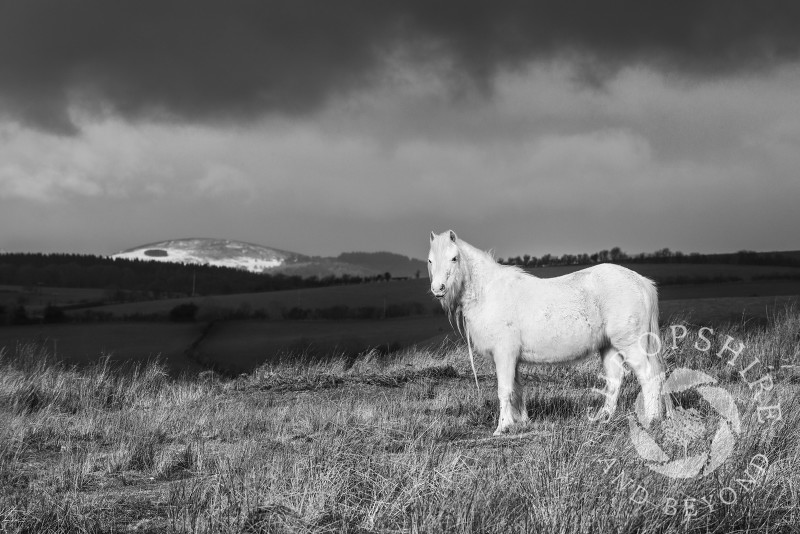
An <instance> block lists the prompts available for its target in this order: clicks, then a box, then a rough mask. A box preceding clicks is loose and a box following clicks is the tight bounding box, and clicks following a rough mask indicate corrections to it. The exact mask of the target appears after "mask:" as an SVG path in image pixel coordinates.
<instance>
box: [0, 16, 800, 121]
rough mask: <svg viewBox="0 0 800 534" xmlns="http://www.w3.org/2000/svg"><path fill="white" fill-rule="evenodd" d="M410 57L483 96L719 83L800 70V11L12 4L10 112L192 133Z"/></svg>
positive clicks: (298, 101)
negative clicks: (191, 128)
mask: <svg viewBox="0 0 800 534" xmlns="http://www.w3.org/2000/svg"><path fill="white" fill-rule="evenodd" d="M398 51H401V52H402V53H403V57H404V58H406V60H411V61H412V62H413V61H419V62H428V61H430V62H431V64H432V65H437V66H442V65H447V66H448V70H447V72H446V73H444V74H445V76H446V77H447V78H448V79H449V80H451V81H452V82H453V83H454V84H460V83H467V84H470V85H471V86H472V87H477V88H481V89H485V90H489V89H490V88H491V85H492V80H493V77H494V76H495V75H496V73H497V72H498V71H499V70H501V69H505V68H515V67H519V66H522V65H524V64H526V63H528V62H530V61H535V60H541V59H550V58H566V59H570V60H573V61H576V62H577V64H578V66H579V74H580V79H581V80H583V81H585V82H586V83H602V81H603V80H604V79H605V78H606V77H607V76H609V75H611V74H613V73H614V72H616V69H618V68H619V67H620V66H622V65H625V64H629V63H647V64H649V65H652V66H654V67H656V68H659V69H664V70H671V71H676V72H679V73H681V74H684V75H689V76H700V77H708V76H719V75H726V74H736V73H739V72H742V71H748V70H752V69H765V68H769V67H771V66H774V65H775V64H778V63H782V62H786V61H795V60H797V58H798V55H799V54H798V51H800V4H798V3H796V2H792V1H788V2H752V1H724V0H723V1H700V0H694V1H669V2H661V3H658V4H655V3H653V2H642V1H597V0H583V1H578V2H526V1H520V2H473V1H463V0H460V1H453V2H437V1H434V0H422V1H416V2H411V1H399V2H379V1H377V0H361V1H352V0H348V1H328V0H324V1H318V0H314V1H306V0H287V1H285V2H269V1H254V2H233V1H221V2H205V1H186V2H175V1H168V0H160V1H152V2H150V1H142V0H135V1H129V0H115V1H109V0H97V1H81V0H71V1H68V2H65V1H62V0H53V1H49V2H43V1H35V0H25V1H19V2H10V1H9V2H0V115H2V114H6V115H11V116H13V117H15V118H17V119H20V120H23V121H25V122H26V123H28V124H31V125H34V126H37V127H39V128H43V129H46V130H50V131H55V132H62V133H71V132H74V131H75V126H74V125H73V123H72V122H71V120H70V118H69V115H68V112H67V110H68V107H69V105H78V106H80V107H82V108H83V109H89V110H90V111H93V112H95V113H105V112H111V113H116V114H121V115H123V116H125V117H128V118H137V117H143V116H149V117H151V116H160V117H162V118H167V119H178V120H189V121H207V120H234V121H238V120H242V119H247V118H250V117H256V116H260V115H261V114H263V113H265V112H280V113H288V114H294V113H304V112H308V111H313V110H314V109H317V108H318V107H319V106H321V105H324V104H325V102H326V101H327V99H328V98H329V97H330V96H332V95H335V94H342V93H346V92H347V91H349V90H352V89H354V88H358V87H360V86H363V85H366V84H369V83H371V82H374V81H375V80H376V79H378V77H379V76H380V75H381V74H382V72H383V71H382V67H383V66H384V62H385V60H386V59H387V58H388V57H391V56H392V54H394V53H397V52H398Z"/></svg>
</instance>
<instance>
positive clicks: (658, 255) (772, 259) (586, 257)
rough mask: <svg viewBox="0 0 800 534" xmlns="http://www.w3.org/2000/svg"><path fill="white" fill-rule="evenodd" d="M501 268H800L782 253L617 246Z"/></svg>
mask: <svg viewBox="0 0 800 534" xmlns="http://www.w3.org/2000/svg"><path fill="white" fill-rule="evenodd" d="M497 261H498V262H499V263H501V264H504V265H518V266H520V267H551V266H560V265H593V264H596V263H725V264H740V265H782V266H790V267H800V261H799V260H797V259H795V258H793V257H791V256H786V255H784V254H779V253H774V252H773V253H764V252H753V251H749V250H742V251H739V252H735V253H732V254H700V253H698V252H692V253H690V254H684V253H683V252H681V251H679V250H677V251H672V250H670V249H668V248H662V249H659V250H656V251H655V252H641V253H639V254H628V253H626V252H624V251H623V250H622V249H620V248H619V247H614V248H612V249H610V250H608V249H604V250H601V251H598V252H595V253H593V254H587V253H583V254H562V255H561V256H556V255H553V254H545V255H543V256H541V257H538V258H537V257H536V256H532V255H530V254H524V255H522V256H515V257H509V258H507V259H503V258H499V259H498V260H497Z"/></svg>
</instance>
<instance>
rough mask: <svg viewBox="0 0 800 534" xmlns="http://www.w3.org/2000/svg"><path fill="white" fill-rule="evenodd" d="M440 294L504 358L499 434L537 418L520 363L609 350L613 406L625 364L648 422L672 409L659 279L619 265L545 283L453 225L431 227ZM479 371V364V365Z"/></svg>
mask: <svg viewBox="0 0 800 534" xmlns="http://www.w3.org/2000/svg"><path fill="white" fill-rule="evenodd" d="M428 275H429V277H430V280H431V292H432V293H433V295H434V296H435V297H436V298H437V299H439V301H440V302H441V304H442V307H443V308H444V309H445V311H446V312H447V314H448V316H449V317H450V320H451V323H452V322H455V325H456V327H457V328H458V330H459V331H461V330H462V329H463V333H464V335H465V337H466V338H467V344H468V346H469V350H470V358H471V357H472V347H474V348H475V350H476V351H477V352H479V353H482V354H484V355H486V356H491V357H492V358H493V359H494V364H495V368H496V371H497V396H498V398H499V399H500V420H499V423H498V425H497V430H495V432H494V435H499V434H501V433H503V432H506V431H508V429H509V427H510V426H511V425H513V424H515V423H520V422H524V421H526V420H527V419H528V414H527V411H526V408H525V399H524V393H523V389H522V384H521V382H520V375H519V373H518V366H519V364H520V363H565V362H572V361H576V360H579V359H582V358H585V357H587V356H590V355H592V354H599V355H600V356H601V357H602V360H603V366H604V368H605V378H606V389H605V391H604V394H605V399H606V400H605V405H604V406H603V408H601V412H598V415H601V414H602V415H605V416H608V417H610V415H611V414H613V413H614V411H615V410H616V406H617V398H618V397H619V389H620V385H621V383H622V378H623V375H624V367H623V365H622V364H623V361H624V362H625V363H627V364H628V365H629V366H630V367H631V369H633V372H634V373H635V375H636V378H637V380H638V381H639V384H640V385H641V387H642V398H643V407H642V408H643V412H644V414H643V415H644V420H645V421H646V422H647V423H648V424H649V423H650V421H652V420H653V419H656V418H658V417H661V416H662V415H663V413H664V408H667V409H669V408H670V407H671V405H670V404H669V398H668V397H662V395H661V393H662V384H663V380H664V367H663V363H662V361H661V359H660V357H659V356H658V352H659V351H658V349H659V348H660V342H659V341H658V337H657V336H658V294H657V291H656V287H655V285H654V284H653V282H652V281H651V280H648V279H647V278H645V277H643V276H641V275H639V274H637V273H635V272H633V271H631V270H630V269H626V268H625V267H621V266H619V265H613V264H601V265H595V266H593V267H589V268H587V269H583V270H580V271H577V272H574V273H572V274H567V275H564V276H559V277H556V278H549V279H542V278H537V277H535V276H533V275H530V274H527V273H525V272H524V271H523V270H522V269H520V268H518V267H512V266H506V265H500V264H498V263H497V262H496V261H495V260H494V258H493V257H492V256H491V255H489V254H488V253H486V252H483V251H481V250H478V249H477V248H475V247H473V246H472V245H470V244H469V243H467V242H465V241H463V240H461V239H458V237H457V236H456V234H455V232H453V231H452V230H450V231H447V232H444V233H442V234H440V235H436V234H434V233H433V232H431V248H430V253H429V255H428ZM473 370H474V366H473Z"/></svg>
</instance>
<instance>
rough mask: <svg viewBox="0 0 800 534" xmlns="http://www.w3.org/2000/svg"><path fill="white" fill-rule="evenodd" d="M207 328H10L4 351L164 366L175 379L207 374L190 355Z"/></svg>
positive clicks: (0, 345)
mask: <svg viewBox="0 0 800 534" xmlns="http://www.w3.org/2000/svg"><path fill="white" fill-rule="evenodd" d="M203 330H204V325H202V324H196V323H190V324H186V323H183V324H175V323H105V324H51V325H27V326H9V327H5V328H0V350H2V351H4V352H5V354H7V355H10V356H12V357H13V356H14V355H15V354H22V353H25V352H26V351H27V350H28V347H29V346H36V347H41V348H42V349H44V350H46V351H47V353H48V354H49V355H50V357H51V358H52V359H53V360H64V361H66V362H68V363H70V364H92V363H94V362H96V361H97V359H98V358H100V357H107V358H108V359H109V364H110V365H112V366H113V367H118V366H119V365H120V364H123V363H125V364H146V363H147V362H148V361H151V360H156V359H158V360H160V361H161V362H162V363H163V364H164V365H166V366H167V367H168V368H169V369H170V370H171V371H172V372H173V373H178V372H180V371H187V372H189V371H193V370H194V371H197V370H202V368H199V367H198V366H196V365H195V364H194V363H193V362H192V361H190V360H189V359H187V358H186V354H185V353H186V351H187V349H189V347H190V346H191V345H192V343H194V342H195V341H196V340H197V339H198V338H200V336H201V334H202V332H203Z"/></svg>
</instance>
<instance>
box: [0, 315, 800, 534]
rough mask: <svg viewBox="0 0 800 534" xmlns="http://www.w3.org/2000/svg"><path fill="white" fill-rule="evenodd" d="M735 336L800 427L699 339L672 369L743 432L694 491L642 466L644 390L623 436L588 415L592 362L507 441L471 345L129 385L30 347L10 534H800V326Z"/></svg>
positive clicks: (14, 407) (673, 359)
mask: <svg viewBox="0 0 800 534" xmlns="http://www.w3.org/2000/svg"><path fill="white" fill-rule="evenodd" d="M665 334H666V332H665ZM726 335H731V336H733V337H734V338H736V339H737V340H744V341H745V343H746V345H747V347H748V348H747V354H748V355H750V356H751V357H758V358H759V359H760V360H761V361H762V362H763V364H764V368H763V369H762V371H763V372H770V373H771V374H772V376H773V377H774V378H775V383H776V386H775V389H776V391H777V392H778V393H777V394H778V399H779V400H780V403H781V406H782V409H783V416H784V421H783V422H782V423H781V424H779V425H777V426H775V427H773V428H772V429H771V430H770V428H769V427H768V426H764V425H761V424H759V423H758V421H757V417H756V415H757V413H756V412H755V408H756V406H755V404H754V403H753V402H752V398H751V397H752V391H751V390H750V388H749V387H748V386H747V384H746V383H745V382H744V381H743V380H742V379H741V377H740V376H739V375H738V374H737V373H736V372H735V369H733V368H730V367H728V366H727V365H726V364H725V361H724V360H720V359H718V358H716V357H715V356H713V354H711V353H709V354H706V353H700V352H699V351H696V350H695V351H693V350H691V348H690V347H691V345H692V344H693V343H695V342H696V341H697V336H696V332H694V333H693V334H691V335H690V336H689V337H687V338H686V339H685V340H683V341H682V345H681V346H680V349H679V350H676V351H673V350H671V349H670V350H668V357H669V358H670V363H671V365H672V366H673V367H675V366H688V367H692V368H697V369H702V370H704V371H705V372H707V373H709V374H711V375H712V376H715V377H717V378H718V379H719V380H720V382H721V383H723V385H724V386H725V387H726V389H728V390H729V391H730V392H732V393H733V394H734V395H735V397H736V398H737V402H738V405H739V410H740V412H741V413H742V419H743V431H742V435H741V437H740V438H739V440H738V441H737V447H736V449H735V452H734V455H733V456H732V457H731V458H730V459H729V460H728V462H726V463H725V464H724V465H723V466H722V467H721V468H720V469H719V470H717V471H715V472H714V473H713V474H712V475H710V476H707V477H704V478H698V479H689V480H672V479H666V478H664V477H663V476H661V475H658V474H656V473H654V472H652V471H650V470H649V469H648V468H647V467H646V466H645V465H644V463H643V461H642V460H641V459H640V458H639V457H638V456H637V455H636V453H635V451H633V449H632V446H631V442H630V439H629V434H628V423H627V420H626V418H625V412H628V411H630V410H631V409H632V401H633V398H634V397H635V395H636V393H637V391H638V390H637V386H636V384H635V383H634V382H632V381H630V380H628V381H626V383H625V386H624V390H623V397H622V401H623V406H622V407H621V409H620V411H619V412H618V414H617V416H616V417H615V418H614V419H613V420H612V421H611V422H609V423H608V424H605V425H599V424H595V423H591V422H590V421H589V420H588V418H587V417H586V413H587V412H586V410H587V406H592V407H594V408H596V407H597V406H599V405H600V403H601V399H600V397H599V396H598V395H596V394H593V393H591V390H590V388H592V387H596V386H599V385H600V381H599V380H598V378H597V373H598V370H599V369H598V367H597V366H594V365H591V364H584V365H582V366H578V367H573V368H560V367H552V368H549V367H548V368H537V369H534V370H531V371H528V388H527V389H528V399H529V400H528V411H529V414H530V416H531V422H530V423H528V424H527V425H526V426H525V427H524V428H520V429H518V430H519V432H521V434H520V435H519V436H518V437H516V438H503V439H491V438H488V436H490V434H491V432H492V430H493V429H494V426H495V424H496V417H497V410H498V403H497V400H496V397H495V393H494V389H493V388H494V377H493V373H492V366H491V364H489V363H488V362H485V361H484V362H479V363H480V365H479V375H480V378H481V390H480V391H479V392H478V391H476V390H475V386H474V383H473V382H472V378H471V375H470V371H469V364H468V361H467V357H466V354H465V350H464V349H463V347H460V346H447V347H442V348H441V349H439V350H433V351H406V352H404V353H400V354H396V355H393V356H390V357H379V356H378V355H367V356H366V357H363V358H360V359H357V360H355V361H353V360H352V359H347V358H337V357H333V358H330V359H328V360H327V361H324V362H320V361H318V362H302V361H296V360H295V361H285V362H279V363H275V364H271V365H269V366H266V367H262V368H260V369H258V370H257V371H255V372H253V373H251V374H249V375H243V376H241V377H239V378H237V379H233V380H229V379H222V378H220V377H218V376H216V375H213V374H209V375H206V376H203V377H202V378H198V379H192V380H189V379H177V380H175V379H170V378H168V376H167V375H166V373H165V372H164V370H163V369H162V368H160V367H158V366H157V365H150V366H147V367H144V368H141V369H138V370H134V371H131V372H128V373H125V374H119V373H115V372H113V371H112V369H110V368H109V366H108V365H107V362H104V361H101V362H99V363H98V364H97V365H96V366H95V367H94V368H91V369H88V370H82V371H77V370H73V369H67V368H63V367H60V366H58V365H55V364H52V363H48V361H47V355H46V354H44V353H43V352H42V351H41V348H40V347H37V346H29V347H26V348H25V350H23V351H21V354H20V355H18V356H17V357H15V358H14V359H9V358H7V357H6V358H3V359H0V488H2V489H0V532H109V531H124V530H136V531H139V532H148V531H150V532H163V531H175V532H548V533H551V532H552V533H557V532H676V531H679V532H680V531H685V532H793V531H796V529H798V528H800V512H799V511H798V505H800V493H799V491H800V444H798V441H797V435H798V433H799V432H800V402H798V400H797V393H798V385H797V383H798V379H797V378H798V374H797V373H796V367H792V366H797V365H800V355H798V346H799V345H800V340H799V338H798V335H800V314H798V313H797V312H794V311H793V310H787V311H786V312H785V313H784V314H782V315H781V316H779V317H776V318H774V320H773V321H772V322H771V323H770V324H769V325H768V326H766V327H763V328H762V327H758V328H744V327H743V326H742V325H738V326H730V327H726V328H724V329H721V330H719V331H717V332H715V336H713V343H714V347H713V348H712V351H713V352H716V351H718V350H719V348H720V347H721V346H722V343H724V340H725V336H726ZM767 366H769V367H767ZM687 402H691V400H689V401H687ZM755 454H764V455H766V456H767V457H768V458H769V462H770V466H769V469H768V470H767V472H766V474H765V476H764V477H763V478H760V479H759V480H758V484H757V485H755V486H750V487H749V489H748V490H747V491H745V490H741V491H739V492H738V494H737V499H736V502H735V503H732V504H730V505H725V504H723V503H721V502H720V499H719V497H718V496H719V493H720V490H722V489H723V488H725V487H727V486H732V487H736V488H740V485H738V483H737V482H736V479H737V478H742V476H743V473H744V471H745V470H746V469H747V465H748V462H749V461H750V459H751V458H752V457H753V456H754V455H755ZM638 486H641V487H643V488H646V489H647V491H648V494H649V499H648V502H647V503H642V504H640V503H638V501H639V500H640V499H637V498H636V494H635V493H634V492H635V490H636V488H637V487H638ZM673 498H674V499H675V500H676V503H677V505H676V509H675V510H676V513H675V514H674V515H670V514H668V513H665V510H666V511H667V512H669V511H671V509H670V507H669V506H668V505H669V503H670V501H669V499H673ZM702 498H708V499H709V501H710V502H711V507H709V506H708V505H707V504H705V503H704V502H703V501H702V500H701V499H702ZM689 499H697V500H696V501H689ZM687 502H688V503H690V504H691V503H692V502H693V503H694V504H692V506H695V509H696V511H697V514H696V515H694V516H687V514H686V510H690V507H689V504H686V503H687Z"/></svg>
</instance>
